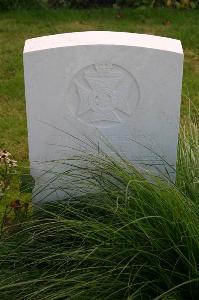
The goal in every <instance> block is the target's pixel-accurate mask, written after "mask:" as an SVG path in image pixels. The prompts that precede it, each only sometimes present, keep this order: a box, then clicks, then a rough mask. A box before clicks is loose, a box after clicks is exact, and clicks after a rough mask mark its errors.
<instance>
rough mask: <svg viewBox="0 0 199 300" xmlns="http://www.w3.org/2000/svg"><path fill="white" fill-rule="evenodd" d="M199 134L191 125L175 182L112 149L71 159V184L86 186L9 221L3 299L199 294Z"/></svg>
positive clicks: (1, 275)
mask: <svg viewBox="0 0 199 300" xmlns="http://www.w3.org/2000/svg"><path fill="white" fill-rule="evenodd" d="M197 138H198V132H197V131H195V126H194V124H192V122H190V123H188V124H184V125H183V127H182V130H181V138H180V145H179V149H180V150H179V151H180V155H179V157H180V159H179V161H178V172H177V176H178V180H177V184H176V185H173V184H171V183H169V182H168V181H166V180H162V179H160V178H156V177H154V176H152V175H151V177H150V180H147V179H146V177H145V176H143V175H142V174H140V173H139V172H138V171H136V169H135V168H134V167H133V166H132V165H131V164H130V163H128V162H127V161H124V160H123V159H120V158H119V157H117V158H116V159H113V158H111V157H109V156H107V155H106V154H104V153H101V154H98V155H96V154H95V153H94V154H93V155H91V154H90V155H89V156H88V155H83V154H82V155H80V156H79V157H76V158H75V159H74V160H72V161H71V160H70V161H65V164H66V165H67V166H68V165H70V166H71V173H69V175H66V176H62V180H63V186H64V187H65V188H66V189H67V186H69V185H71V184H73V183H74V182H75V183H76V182H77V180H79V182H80V183H81V184H80V185H79V188H80V190H79V192H80V193H81V192H82V190H83V191H84V195H82V196H80V194H79V193H78V194H79V196H75V195H74V194H73V193H72V194H71V195H70V198H69V199H68V200H64V201H59V202H57V203H56V202H54V203H50V204H46V205H43V206H42V207H37V209H36V207H35V209H36V210H35V212H34V214H33V216H32V217H30V220H28V221H26V222H25V223H23V224H21V226H22V227H21V230H17V231H16V228H15V227H14V228H12V227H10V228H8V230H15V233H14V234H11V235H10V234H6V232H5V234H4V235H3V236H2V239H1V242H0V253H1V256H0V295H1V299H3V300H4V299H5V300H7V299H12V300H15V299H16V300H18V299H28V300H29V299H48V300H49V299H82V300H87V299H88V300H90V299H93V300H94V299H99V300H101V299H113V300H116V299H118V300H119V299H128V300H130V299H133V300H134V299H156V300H158V299H165V300H166V299H167V300H168V299H173V300H187V299H191V300H195V299H197V296H198V293H199V271H198V266H199V239H198V237H199V218H198V217H199V202H198V199H199V184H198V178H199V156H198V150H199V144H198V139H197ZM79 161H81V167H80V165H79ZM193 163H194V165H193ZM191 170H192V171H193V170H194V171H193V172H190V171H191ZM77 174H78V175H77ZM148 177H149V175H147V178H148ZM187 178H188V179H189V184H187ZM93 187H94V188H95V192H92V193H91V192H90V191H91V190H92V189H93ZM76 189H77V185H76ZM75 192H77V190H75ZM76 195H77V194H76Z"/></svg>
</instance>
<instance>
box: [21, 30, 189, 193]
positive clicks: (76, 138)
mask: <svg viewBox="0 0 199 300" xmlns="http://www.w3.org/2000/svg"><path fill="white" fill-rule="evenodd" d="M182 72H183V50H182V46H181V43H180V41H178V40H174V39H169V38H164V37H157V36H152V35H142V34H132V33H122V32H82V33H80V32H79V33H66V34H59V35H53V36H45V37H39V38H34V39H30V40H27V41H26V43H25V48H24V73H25V91H26V101H27V118H28V137H29V158H30V164H31V172H32V175H33V176H34V177H35V179H36V190H37V187H39V186H40V185H41V184H42V183H43V182H44V181H45V180H44V178H45V176H43V177H42V179H39V178H38V176H40V175H41V174H42V171H41V170H45V169H46V168H47V167H44V164H43V163H44V162H46V161H53V160H57V159H62V158H65V157H69V156H70V155H73V154H76V153H77V152H78V151H86V152H88V153H89V151H91V148H92V146H91V144H90V143H89V142H88V139H91V140H92V141H93V142H94V143H95V144H96V145H97V147H98V148H99V149H106V151H110V152H114V151H118V152H120V153H121V154H122V155H123V156H124V157H126V158H127V159H128V160H130V161H132V162H134V163H136V164H137V165H139V166H142V167H144V168H146V169H147V168H151V165H152V168H153V169H155V170H156V171H158V172H159V173H163V174H167V175H168V174H169V176H170V177H171V178H172V179H173V180H174V179H175V164H176V153H177V142H178V127H179V115H180V102H181V82H182ZM104 140H106V141H108V142H109V143H111V144H112V145H113V147H114V150H113V149H112V150H110V149H107V147H106V146H105V145H104ZM50 167H51V168H54V166H53V163H52V162H51V163H49V164H48V168H50ZM47 177H48V176H46V180H47ZM35 198H38V196H36V197H35Z"/></svg>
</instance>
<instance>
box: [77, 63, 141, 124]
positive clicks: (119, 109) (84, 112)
mask: <svg viewBox="0 0 199 300" xmlns="http://www.w3.org/2000/svg"><path fill="white" fill-rule="evenodd" d="M71 84H72V90H73V97H75V98H77V108H76V116H77V117H78V118H79V119H81V120H82V121H85V122H86V123H89V124H92V125H94V126H97V127H110V126H114V125H117V124H120V123H123V122H125V120H126V119H127V118H129V117H130V116H131V115H132V113H133V112H134V111H135V109H136V107H137V104H138V102H139V97H140V92H139V87H138V84H137V82H136V80H135V79H134V77H133V76H132V75H131V74H130V73H129V72H128V71H126V70H125V69H124V68H122V67H120V66H118V65H115V64H110V63H98V64H93V65H90V66H87V67H85V68H83V69H82V70H80V71H79V72H78V73H77V74H76V76H75V77H74V78H73V80H72V83H71Z"/></svg>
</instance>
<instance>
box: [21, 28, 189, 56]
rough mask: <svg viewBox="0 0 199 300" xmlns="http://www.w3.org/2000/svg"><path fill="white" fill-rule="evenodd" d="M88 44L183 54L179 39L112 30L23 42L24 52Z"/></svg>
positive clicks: (43, 37)
mask: <svg viewBox="0 0 199 300" xmlns="http://www.w3.org/2000/svg"><path fill="white" fill-rule="evenodd" d="M88 45H113V46H114V45H117V46H133V47H141V48H150V49H154V50H162V51H169V52H174V53H179V54H183V49H182V44H181V41H180V40H176V39H171V38H167V37H160V36H154V35H147V34H139V33H128V32H114V31H84V32H71V33H62V34H55V35H49V36H42V37H37V38H32V39H28V40H26V42H25V46H24V54H26V53H30V52H35V51H41V50H47V49H55V48H61V47H73V46H88Z"/></svg>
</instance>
